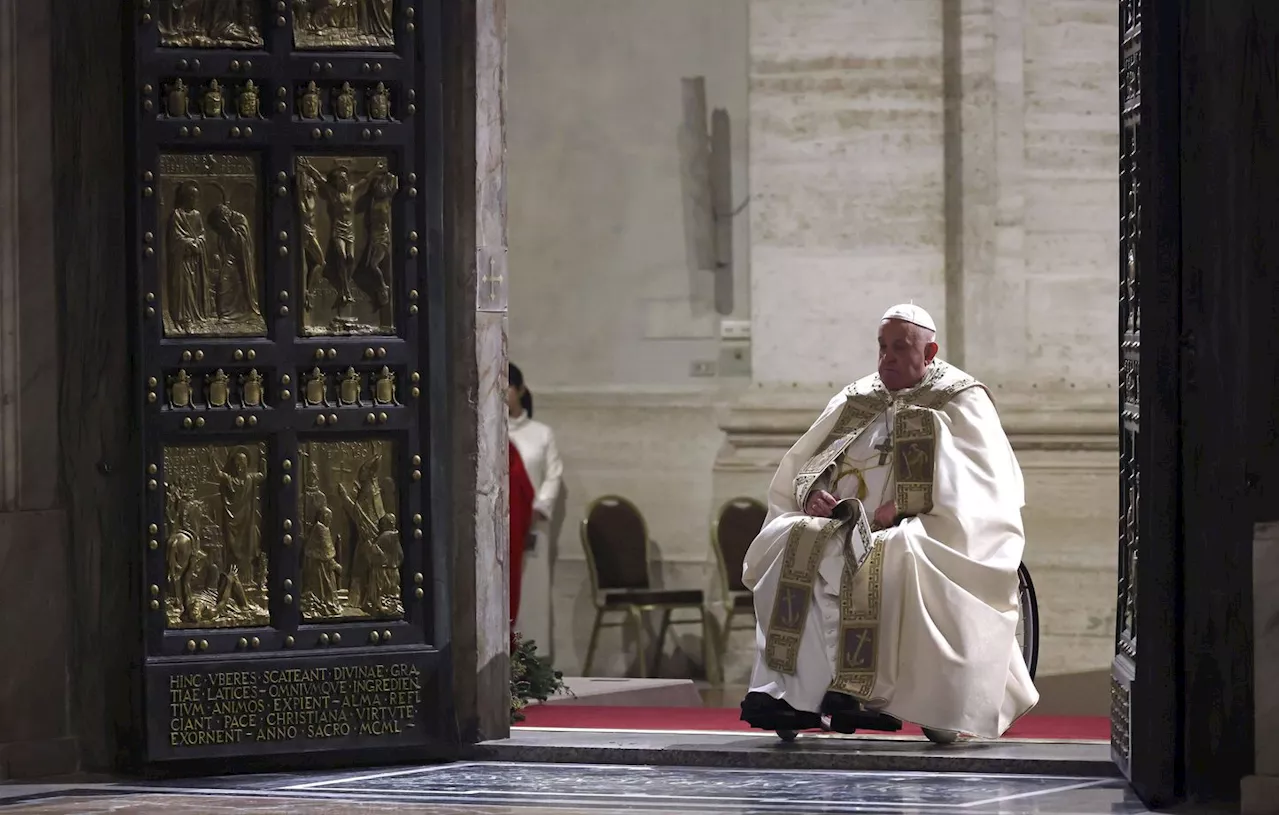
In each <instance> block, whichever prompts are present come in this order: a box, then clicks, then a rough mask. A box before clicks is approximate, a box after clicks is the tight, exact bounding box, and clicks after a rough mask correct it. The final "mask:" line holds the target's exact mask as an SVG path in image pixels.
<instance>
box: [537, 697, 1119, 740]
mask: <svg viewBox="0 0 1280 815" xmlns="http://www.w3.org/2000/svg"><path fill="white" fill-rule="evenodd" d="M516 726H517V727H563V728H572V729H582V730H665V731H672V730H674V731H680V730H703V731H708V730H709V731H747V730H750V729H751V728H750V727H748V726H747V723H746V722H742V721H739V720H738V709H737V708H700V707H597V706H593V705H534V706H532V707H529V708H526V709H525V721H523V722H521V723H520V724H518V725H516ZM756 732H760V731H756ZM867 733H868V734H870V735H875V732H874V731H867ZM885 735H890V734H885ZM892 735H899V736H920V735H921V733H920V728H918V727H915V726H913V725H905V726H903V728H902V730H900V731H898V732H897V733H896V734H892ZM1005 738H1011V739H1069V740H1073V741H1077V740H1083V741H1107V740H1109V739H1110V738H1111V724H1110V722H1109V721H1108V719H1107V718H1106V717H1104V716H1035V715H1031V716H1025V717H1023V718H1022V719H1020V720H1018V722H1017V723H1016V724H1014V726H1013V727H1012V728H1011V729H1010V730H1009V732H1008V733H1006V734H1005Z"/></svg>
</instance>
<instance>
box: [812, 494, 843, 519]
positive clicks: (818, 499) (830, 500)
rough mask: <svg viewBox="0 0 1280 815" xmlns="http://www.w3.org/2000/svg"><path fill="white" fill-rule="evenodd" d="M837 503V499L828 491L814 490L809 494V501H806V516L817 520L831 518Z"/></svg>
mask: <svg viewBox="0 0 1280 815" xmlns="http://www.w3.org/2000/svg"><path fill="white" fill-rule="evenodd" d="M836 503H837V502H836V497H835V496H834V495H832V494H831V493H829V492H827V491H826V490H814V491H813V492H811V493H809V500H807V501H805V504H804V514H806V515H812V516H813V517H815V518H830V517H831V511H832V510H834V509H835V508H836Z"/></svg>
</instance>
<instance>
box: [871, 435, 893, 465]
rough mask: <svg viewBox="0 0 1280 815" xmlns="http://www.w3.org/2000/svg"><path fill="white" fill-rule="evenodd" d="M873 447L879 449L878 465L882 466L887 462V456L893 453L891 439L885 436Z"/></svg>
mask: <svg viewBox="0 0 1280 815" xmlns="http://www.w3.org/2000/svg"><path fill="white" fill-rule="evenodd" d="M874 449H876V450H878V451H880V466H881V467H883V466H884V465H885V464H888V463H889V456H891V455H892V454H893V439H892V438H890V437H888V436H885V437H884V438H883V439H881V440H880V443H879V444H877V445H876V446H875V448H874Z"/></svg>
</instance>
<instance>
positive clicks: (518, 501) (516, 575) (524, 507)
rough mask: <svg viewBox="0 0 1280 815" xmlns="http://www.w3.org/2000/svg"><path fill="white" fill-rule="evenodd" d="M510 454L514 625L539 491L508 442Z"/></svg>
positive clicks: (508, 557) (514, 447)
mask: <svg viewBox="0 0 1280 815" xmlns="http://www.w3.org/2000/svg"><path fill="white" fill-rule="evenodd" d="M507 458H508V461H509V467H508V472H509V474H510V505H511V550H510V554H509V555H508V556H507V563H508V564H510V566H511V588H510V609H511V625H512V626H513V627H514V626H515V624H516V618H517V615H518V614H519V611H520V577H521V574H520V566H521V564H522V563H524V541H525V538H526V537H528V535H529V527H530V526H532V525H533V501H534V499H535V498H536V497H537V495H536V494H535V493H534V491H533V482H532V481H530V480H529V474H528V473H527V472H526V471H525V469H524V460H523V459H521V458H520V454H519V453H518V452H516V446H515V445H514V444H512V443H511V442H509V441H508V442H507Z"/></svg>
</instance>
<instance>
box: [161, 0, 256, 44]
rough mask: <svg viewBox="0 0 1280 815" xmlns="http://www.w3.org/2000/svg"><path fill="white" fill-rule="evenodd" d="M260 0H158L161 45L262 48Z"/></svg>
mask: <svg viewBox="0 0 1280 815" xmlns="http://www.w3.org/2000/svg"><path fill="white" fill-rule="evenodd" d="M261 11H262V4H261V2H260V0H159V2H157V3H156V4H155V14H156V27H157V29H158V30H159V32H160V44H161V45H163V46H167V47H170V48H261V47H262V44H263V43H262V17H261Z"/></svg>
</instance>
